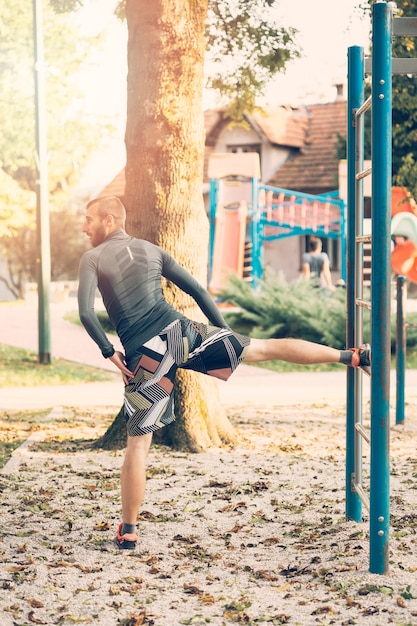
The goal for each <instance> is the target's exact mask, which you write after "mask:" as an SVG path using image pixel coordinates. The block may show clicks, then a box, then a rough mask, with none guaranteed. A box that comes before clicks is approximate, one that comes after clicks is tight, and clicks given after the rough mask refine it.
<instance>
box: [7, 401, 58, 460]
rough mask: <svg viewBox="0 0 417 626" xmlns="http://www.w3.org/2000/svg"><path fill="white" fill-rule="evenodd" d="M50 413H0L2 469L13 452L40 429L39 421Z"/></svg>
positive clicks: (39, 411) (46, 411) (37, 411)
mask: <svg viewBox="0 0 417 626" xmlns="http://www.w3.org/2000/svg"><path fill="white" fill-rule="evenodd" d="M48 412H49V409H47V410H36V411H2V412H0V468H1V467H4V466H5V465H6V463H7V461H8V460H9V459H10V457H11V455H12V452H13V450H15V449H16V448H18V447H19V446H20V444H22V443H23V442H24V441H26V439H27V438H28V437H29V435H30V434H31V433H32V432H34V431H35V430H38V429H39V419H40V418H42V417H44V416H45V415H47V414H48Z"/></svg>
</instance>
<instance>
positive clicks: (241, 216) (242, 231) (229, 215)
mask: <svg viewBox="0 0 417 626" xmlns="http://www.w3.org/2000/svg"><path fill="white" fill-rule="evenodd" d="M247 215H248V205H247V203H246V202H241V203H240V204H239V206H238V207H232V208H225V207H218V210H217V216H216V231H215V238H214V253H213V267H212V272H211V280H210V291H211V292H212V293H214V294H217V293H218V292H219V291H220V290H221V289H222V288H224V287H225V286H226V283H227V279H228V277H229V275H230V274H235V275H237V276H239V277H242V276H243V261H244V246H245V236H246V220H247Z"/></svg>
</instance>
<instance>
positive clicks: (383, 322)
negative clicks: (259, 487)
mask: <svg viewBox="0 0 417 626" xmlns="http://www.w3.org/2000/svg"><path fill="white" fill-rule="evenodd" d="M372 10H373V28H372V31H373V38H372V284H371V299H372V312H371V328H372V357H373V358H372V380H371V462H370V465H371V472H370V571H371V572H373V573H376V574H383V573H385V572H386V571H387V570H388V549H389V471H390V468H389V427H390V423H389V419H390V301H391V298H390V287H391V265H390V252H391V246H390V243H391V233H390V223H391V162H392V157H391V150H392V147H391V144H392V141H391V139H392V58H391V55H392V50H391V48H392V12H391V8H390V6H389V5H388V4H387V3H385V2H377V3H376V4H374V5H373V7H372Z"/></svg>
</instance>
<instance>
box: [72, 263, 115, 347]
mask: <svg viewBox="0 0 417 626" xmlns="http://www.w3.org/2000/svg"><path fill="white" fill-rule="evenodd" d="M96 289H97V267H96V264H95V262H94V260H93V259H92V258H91V255H88V254H86V255H84V256H83V257H82V259H81V263H80V274H79V286H78V312H79V316H80V320H81V322H82V324H83V326H84V328H85V329H86V331H87V332H88V334H89V335H90V337H91V338H92V339H93V340H94V341H95V342H96V344H97V345H98V347H99V348H100V350H101V353H102V355H103V356H104V357H105V358H109V357H111V356H113V354H114V347H113V345H112V344H111V343H110V341H109V340H108V338H107V336H106V334H105V332H104V330H103V328H102V326H101V324H100V322H99V320H98V318H97V315H96V313H95V310H94V300H95V295H96Z"/></svg>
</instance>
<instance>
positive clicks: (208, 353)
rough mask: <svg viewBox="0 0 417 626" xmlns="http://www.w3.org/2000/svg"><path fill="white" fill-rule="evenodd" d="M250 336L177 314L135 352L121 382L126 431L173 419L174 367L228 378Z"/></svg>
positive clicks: (136, 431)
mask: <svg viewBox="0 0 417 626" xmlns="http://www.w3.org/2000/svg"><path fill="white" fill-rule="evenodd" d="M249 343H250V339H249V337H244V336H243V335H239V334H238V333H234V332H233V331H231V330H229V329H227V328H217V327H215V326H208V325H207V324H201V323H198V322H191V321H189V320H186V319H179V320H175V321H174V322H172V323H171V324H169V325H168V326H167V327H166V328H164V330H162V331H161V332H160V334H159V335H157V336H156V337H153V338H152V339H150V340H149V341H147V342H146V343H145V344H144V345H143V346H141V348H140V350H138V352H137V353H136V355H135V361H137V365H136V368H135V369H134V374H135V376H134V378H133V379H132V380H131V382H130V383H129V384H128V385H126V386H125V392H124V412H125V417H126V422H127V433H128V435H130V436H132V437H134V436H139V435H145V434H146V433H149V432H153V431H155V430H158V429H159V428H162V427H163V426H165V425H166V424H170V423H171V422H173V421H174V419H175V416H174V400H173V389H174V380H175V375H176V372H177V369H178V368H179V367H181V368H183V369H189V370H194V371H196V372H201V373H202V374H208V375H209V376H215V377H216V378H220V379H221V380H227V379H228V378H229V376H230V375H231V374H232V373H233V372H234V370H235V369H236V367H237V366H238V365H239V363H240V362H241V361H242V359H243V357H244V355H245V351H246V348H247V346H249Z"/></svg>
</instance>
